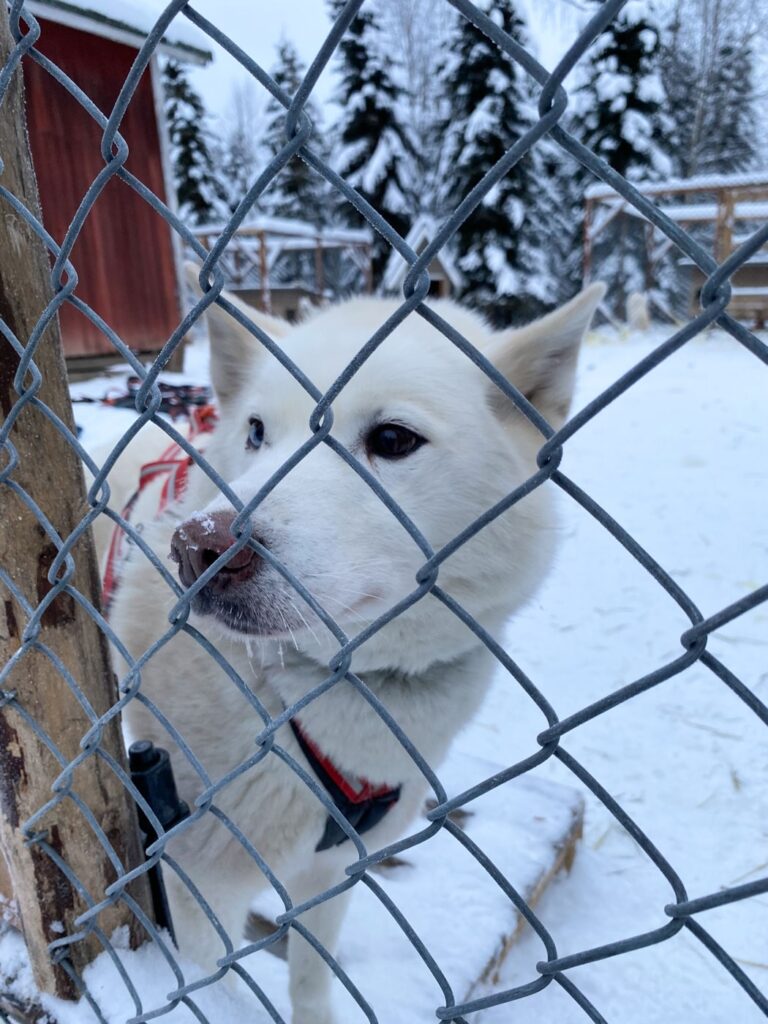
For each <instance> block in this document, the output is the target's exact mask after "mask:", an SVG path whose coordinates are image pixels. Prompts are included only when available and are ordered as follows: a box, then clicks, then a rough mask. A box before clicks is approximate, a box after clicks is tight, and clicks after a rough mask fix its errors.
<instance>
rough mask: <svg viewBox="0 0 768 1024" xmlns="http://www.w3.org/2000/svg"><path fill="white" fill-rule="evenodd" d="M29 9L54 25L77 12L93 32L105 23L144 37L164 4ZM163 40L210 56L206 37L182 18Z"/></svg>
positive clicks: (146, 1)
mask: <svg viewBox="0 0 768 1024" xmlns="http://www.w3.org/2000/svg"><path fill="white" fill-rule="evenodd" d="M30 7H31V9H32V10H33V11H35V12H36V13H38V14H40V15H41V16H43V17H46V18H51V19H52V20H54V21H56V20H58V18H59V17H60V16H61V12H66V11H72V12H76V13H77V14H80V15H82V16H83V17H84V18H89V19H92V20H93V28H94V31H95V32H98V25H99V22H102V23H103V22H104V21H105V20H106V21H107V22H110V23H111V24H113V25H115V26H117V27H122V28H125V29H127V30H129V31H134V32H137V33H139V34H140V35H142V36H146V35H147V34H148V33H149V32H150V31H151V30H152V28H154V26H155V24H156V22H157V21H158V19H159V18H160V15H161V14H162V13H163V11H164V10H165V7H166V4H164V3H163V2H162V0H33V2H32V3H30ZM163 38H164V40H165V42H166V43H168V44H170V45H172V46H180V47H182V48H191V49H192V50H195V51H197V53H198V54H199V55H206V56H209V51H210V42H209V40H208V37H207V36H206V35H205V34H204V33H203V32H201V31H200V30H199V29H197V28H195V26H194V25H192V24H190V22H189V21H187V19H186V18H184V17H179V16H177V17H176V18H174V20H173V21H172V22H171V24H170V25H169V27H168V30H167V31H166V33H165V36H164V37H163Z"/></svg>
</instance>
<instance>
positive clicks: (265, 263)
mask: <svg viewBox="0 0 768 1024" xmlns="http://www.w3.org/2000/svg"><path fill="white" fill-rule="evenodd" d="M259 277H260V278H261V311H262V313H271V312H272V292H271V290H270V287H269V260H268V259H267V238H266V234H265V232H264V231H259Z"/></svg>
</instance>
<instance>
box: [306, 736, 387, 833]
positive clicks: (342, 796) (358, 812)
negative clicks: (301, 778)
mask: <svg viewBox="0 0 768 1024" xmlns="http://www.w3.org/2000/svg"><path fill="white" fill-rule="evenodd" d="M289 721H290V723H291V729H292V730H293V735H294V736H295V737H296V740H297V742H298V744H299V746H300V747H301V750H302V753H303V754H304V756H305V757H306V759H307V760H308V761H309V765H310V768H311V769H312V771H313V772H314V774H315V775H316V776H317V778H318V781H319V782H320V783H321V784H322V786H323V788H324V789H325V790H326V792H327V793H328V795H329V796H330V798H331V800H333V802H334V804H335V805H336V807H338V809H339V810H340V811H341V813H342V814H343V815H344V817H345V818H346V819H347V821H348V822H349V824H350V825H351V826H352V828H353V829H354V830H355V831H356V832H357V834H358V835H363V833H365V832H368V831H370V829H372V828H373V827H374V825H378V823H379V822H380V821H381V819H382V818H383V817H384V815H385V814H386V813H387V811H388V810H389V809H390V808H391V807H393V806H394V805H395V804H396V803H397V801H398V800H399V799H400V787H399V786H398V787H397V788H392V787H391V786H387V785H382V786H374V785H373V784H372V783H370V782H369V781H368V780H367V779H363V778H355V779H350V778H349V777H348V776H346V775H344V773H343V772H341V771H340V770H339V768H337V766H336V765H335V764H334V763H333V761H332V760H331V759H330V758H329V757H327V756H326V755H325V754H323V753H322V751H321V750H320V749H319V747H318V746H317V745H316V744H315V743H314V742H313V741H312V740H311V739H310V738H309V736H307V734H306V733H305V732H304V730H303V729H302V727H301V725H300V724H299V722H298V719H296V718H291V719H290V720H289ZM348 838H349V836H348V835H347V833H346V832H345V831H344V829H343V828H342V827H341V826H340V825H339V824H338V822H337V821H335V820H334V818H332V817H331V815H330V814H329V815H328V817H327V819H326V822H325V831H324V832H323V834H322V836H321V838H320V842H319V843H318V844H317V846H316V847H315V850H329V849H330V848H331V847H332V846H340V845H341V844H342V843H343V842H344V841H345V840H346V839H348Z"/></svg>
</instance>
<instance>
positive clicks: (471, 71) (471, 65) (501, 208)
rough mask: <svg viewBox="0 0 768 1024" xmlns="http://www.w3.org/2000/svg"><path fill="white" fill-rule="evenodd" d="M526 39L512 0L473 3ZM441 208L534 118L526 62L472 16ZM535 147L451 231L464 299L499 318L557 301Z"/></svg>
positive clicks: (451, 66)
mask: <svg viewBox="0 0 768 1024" xmlns="http://www.w3.org/2000/svg"><path fill="white" fill-rule="evenodd" d="M477 6H478V7H479V8H480V9H481V10H482V11H483V12H484V13H485V14H487V15H488V16H489V17H491V18H493V19H494V21H495V22H496V23H497V24H498V25H499V26H500V27H501V28H502V29H503V30H504V31H505V32H507V33H508V34H509V35H510V36H511V37H512V38H514V39H516V40H517V41H518V42H522V43H523V44H525V41H526V40H525V28H524V23H523V21H522V19H521V18H520V16H519V14H518V13H517V11H516V9H515V5H514V2H513V0H481V2H479V3H478V5H477ZM445 89H446V99H445V111H446V122H445V125H444V129H443V137H444V152H443V163H442V168H443V171H442V179H443V183H444V190H443V194H442V203H441V205H442V208H443V213H444V214H448V213H449V212H450V211H451V210H454V209H455V208H456V207H457V206H458V205H459V203H460V202H461V201H462V199H463V198H464V197H465V196H466V195H467V194H468V193H469V192H470V191H471V189H472V188H474V186H475V185H477V183H478V182H479V181H480V180H481V179H482V178H483V177H484V176H485V174H486V173H487V172H488V171H489V170H490V169H491V168H492V167H493V166H494V165H495V164H496V163H497V162H498V161H499V160H500V159H501V158H502V157H503V156H504V154H505V153H506V152H507V151H508V150H509V149H510V147H511V146H512V145H514V143H515V142H517V140H518V139H519V138H520V137H521V136H522V135H523V134H524V133H525V132H526V131H527V130H528V128H530V127H531V125H532V124H533V123H534V121H535V120H536V113H535V108H534V107H533V105H532V97H531V90H530V86H529V83H528V80H527V77H526V76H525V73H524V72H523V71H522V69H521V68H520V67H519V66H518V65H517V64H516V63H515V61H513V60H512V58H511V57H509V56H508V55H507V54H506V53H505V52H504V51H502V50H501V49H500V48H499V47H497V46H496V45H495V44H494V43H493V42H492V41H491V40H490V39H489V38H488V37H487V36H486V35H485V34H484V33H482V32H481V31H480V30H479V29H477V28H476V27H475V26H474V25H473V24H472V23H471V22H470V21H469V20H467V19H466V18H459V19H458V20H457V22H456V25H455V28H454V31H453V36H452V39H451V41H450V43H449V52H448V55H447V61H446V68H445ZM538 163H539V159H538V155H537V154H536V152H535V151H533V152H529V153H527V154H526V155H525V156H523V157H522V158H521V159H520V160H519V161H518V162H517V164H516V165H515V166H514V167H513V168H512V169H511V170H510V171H508V172H507V174H506V175H505V176H504V177H503V178H502V179H501V180H500V181H499V182H498V183H497V184H496V185H494V187H493V188H492V189H491V190H490V192H489V193H488V194H487V195H486V196H485V198H484V199H483V201H482V202H481V204H480V205H479V206H478V208H477V209H476V210H475V211H474V213H472V214H471V215H470V217H469V218H468V219H467V220H466V221H465V222H464V223H463V224H462V225H461V227H460V228H459V230H458V231H457V233H456V235H455V237H454V245H455V249H456V257H457V262H458V267H459V270H460V271H461V274H462V276H463V279H464V287H463V293H462V297H463V298H464V299H465V301H466V302H468V303H469V304H470V305H472V306H474V307H476V308H478V309H480V310H482V311H483V312H484V313H486V315H487V316H488V317H489V318H490V319H491V321H492V322H493V323H494V324H495V325H497V326H505V325H507V324H510V323H513V322H516V321H519V320H522V319H525V318H527V317H529V316H530V315H531V314H532V313H536V312H538V311H539V309H540V308H541V307H542V306H543V305H546V304H549V303H551V301H552V295H551V290H550V288H549V275H548V270H547V266H546V261H545V259H544V256H543V251H542V241H541V237H538V238H537V235H539V234H540V232H539V230H538V229H540V228H541V223H540V222H539V217H538V216H537V214H536V211H537V210H540V209H541V207H540V206H537V202H538V200H539V199H540V192H539V189H540V182H538V181H537V180H536V177H537V165H538Z"/></svg>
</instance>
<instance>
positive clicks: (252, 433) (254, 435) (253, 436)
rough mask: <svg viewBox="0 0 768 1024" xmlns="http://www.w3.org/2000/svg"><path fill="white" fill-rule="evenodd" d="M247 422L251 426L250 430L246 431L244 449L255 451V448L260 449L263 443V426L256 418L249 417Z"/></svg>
mask: <svg viewBox="0 0 768 1024" xmlns="http://www.w3.org/2000/svg"><path fill="white" fill-rule="evenodd" d="M248 422H249V423H250V425H251V429H250V430H249V431H248V440H247V441H246V442H245V447H246V448H251V449H253V450H254V451H255V450H256V449H257V448H261V445H262V442H263V441H264V424H263V423H262V421H261V420H260V419H259V417H258V416H251V418H250V419H249V420H248Z"/></svg>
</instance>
